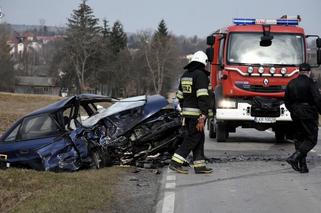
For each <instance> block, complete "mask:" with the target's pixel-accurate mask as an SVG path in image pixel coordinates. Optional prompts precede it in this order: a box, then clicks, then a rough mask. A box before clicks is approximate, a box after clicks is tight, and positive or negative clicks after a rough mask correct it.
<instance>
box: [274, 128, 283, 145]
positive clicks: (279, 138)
mask: <svg viewBox="0 0 321 213" xmlns="http://www.w3.org/2000/svg"><path fill="white" fill-rule="evenodd" d="M275 140H276V142H277V143H283V142H285V132H284V131H282V130H275Z"/></svg>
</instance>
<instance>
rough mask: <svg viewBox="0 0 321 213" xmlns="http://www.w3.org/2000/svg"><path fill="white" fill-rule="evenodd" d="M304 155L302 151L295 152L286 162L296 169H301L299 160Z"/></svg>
mask: <svg viewBox="0 0 321 213" xmlns="http://www.w3.org/2000/svg"><path fill="white" fill-rule="evenodd" d="M302 157H303V154H302V153H301V152H300V151H296V152H294V153H293V154H292V155H291V156H290V157H288V159H286V162H287V163H288V164H290V165H291V166H292V168H293V169H294V170H295V171H298V172H299V171H300V167H299V161H300V160H301V158H302Z"/></svg>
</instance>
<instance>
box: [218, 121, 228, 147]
mask: <svg viewBox="0 0 321 213" xmlns="http://www.w3.org/2000/svg"><path fill="white" fill-rule="evenodd" d="M227 137H228V132H227V129H226V125H225V124H224V123H216V141H217V142H225V141H226V139H227Z"/></svg>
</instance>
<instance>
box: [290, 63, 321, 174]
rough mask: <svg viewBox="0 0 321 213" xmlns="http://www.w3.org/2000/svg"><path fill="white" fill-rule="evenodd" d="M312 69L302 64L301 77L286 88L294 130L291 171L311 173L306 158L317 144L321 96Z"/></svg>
mask: <svg viewBox="0 0 321 213" xmlns="http://www.w3.org/2000/svg"><path fill="white" fill-rule="evenodd" d="M310 74H311V67H310V65H309V64H306V63H303V64H301V65H300V67H299V76H298V77H297V78H295V79H293V80H291V81H290V82H289V84H288V85H287V87H286V91H285V97H284V103H285V106H286V108H287V109H288V110H289V111H290V113H291V117H292V120H293V124H294V128H295V133H296V135H295V150H296V151H295V152H294V153H293V154H292V155H291V156H290V157H289V158H288V159H287V162H288V163H289V164H290V165H291V166H292V168H293V169H294V170H296V171H299V172H301V173H307V172H309V169H308V166H307V164H306V156H307V154H308V152H309V151H310V150H311V149H313V147H314V146H315V145H316V143H317V140H318V121H319V115H318V112H319V113H320V112H321V95H320V92H319V89H318V86H317V84H316V82H314V81H313V80H312V79H311V78H310Z"/></svg>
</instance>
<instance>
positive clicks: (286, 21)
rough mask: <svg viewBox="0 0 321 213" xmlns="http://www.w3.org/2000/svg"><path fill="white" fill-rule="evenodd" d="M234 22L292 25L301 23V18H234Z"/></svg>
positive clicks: (237, 23) (242, 23)
mask: <svg viewBox="0 0 321 213" xmlns="http://www.w3.org/2000/svg"><path fill="white" fill-rule="evenodd" d="M233 23H234V24H236V25H254V24H268V25H291V26H295V25H298V24H299V19H283V18H281V19H254V18H234V19H233Z"/></svg>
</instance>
